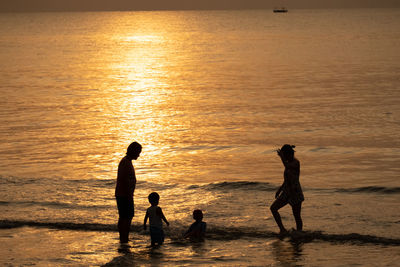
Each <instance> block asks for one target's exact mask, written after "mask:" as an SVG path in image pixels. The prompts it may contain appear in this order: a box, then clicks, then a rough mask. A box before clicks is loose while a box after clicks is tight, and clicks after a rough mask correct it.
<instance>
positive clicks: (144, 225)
mask: <svg viewBox="0 0 400 267" xmlns="http://www.w3.org/2000/svg"><path fill="white" fill-rule="evenodd" d="M148 218H149V214H148V213H147V211H146V216H144V223H143V228H144V230H146V224H147V219H148Z"/></svg>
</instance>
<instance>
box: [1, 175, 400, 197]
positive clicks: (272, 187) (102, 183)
mask: <svg viewBox="0 0 400 267" xmlns="http://www.w3.org/2000/svg"><path fill="white" fill-rule="evenodd" d="M0 184H4V185H5V187H6V186H7V185H10V184H15V185H30V184H34V185H51V186H55V185H58V186H61V187H63V188H68V186H71V187H72V188H75V187H76V186H78V185H85V186H87V187H89V188H112V187H114V186H115V179H87V180H86V179H52V178H18V177H3V176H0ZM138 185H140V186H142V187H143V188H151V189H154V190H164V189H171V188H181V189H187V190H196V189H204V190H209V191H215V190H218V191H221V190H222V191H231V190H243V191H249V190H250V191H262V192H265V191H268V192H275V191H276V190H277V188H278V187H279V185H278V184H272V183H268V182H254V181H246V180H244V181H235V182H229V181H224V182H215V183H208V184H192V185H187V184H176V183H155V182H152V181H138ZM303 190H304V191H317V192H326V193H365V194H400V187H387V186H379V185H376V186H365V187H356V188H311V187H304V188H303Z"/></svg>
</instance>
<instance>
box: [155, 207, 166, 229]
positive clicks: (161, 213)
mask: <svg viewBox="0 0 400 267" xmlns="http://www.w3.org/2000/svg"><path fill="white" fill-rule="evenodd" d="M157 212H158V214H159V215H160V217H161V219H162V220H163V221H164V222H165V223H166V224H167V225H168V226H169V222H168V221H167V218H165V216H164V213H163V212H162V209H161V208H160V207H158V209H157Z"/></svg>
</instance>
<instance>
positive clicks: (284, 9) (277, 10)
mask: <svg viewBox="0 0 400 267" xmlns="http://www.w3.org/2000/svg"><path fill="white" fill-rule="evenodd" d="M286 12H288V10H287V9H286V8H284V7H281V8H274V13H286Z"/></svg>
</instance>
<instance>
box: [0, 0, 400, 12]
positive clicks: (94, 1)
mask: <svg viewBox="0 0 400 267" xmlns="http://www.w3.org/2000/svg"><path fill="white" fill-rule="evenodd" d="M280 6H285V7H287V8H288V9H291V8H343V7H345V8H364V7H365V8H369V7H397V8H400V0H0V12H16V11H17V12H18V11H24V12H26V11H103V10H121V11H122V10H168V9H171V10H177V9H178V10H179V9H180V10H187V9H270V8H273V7H280Z"/></svg>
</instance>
